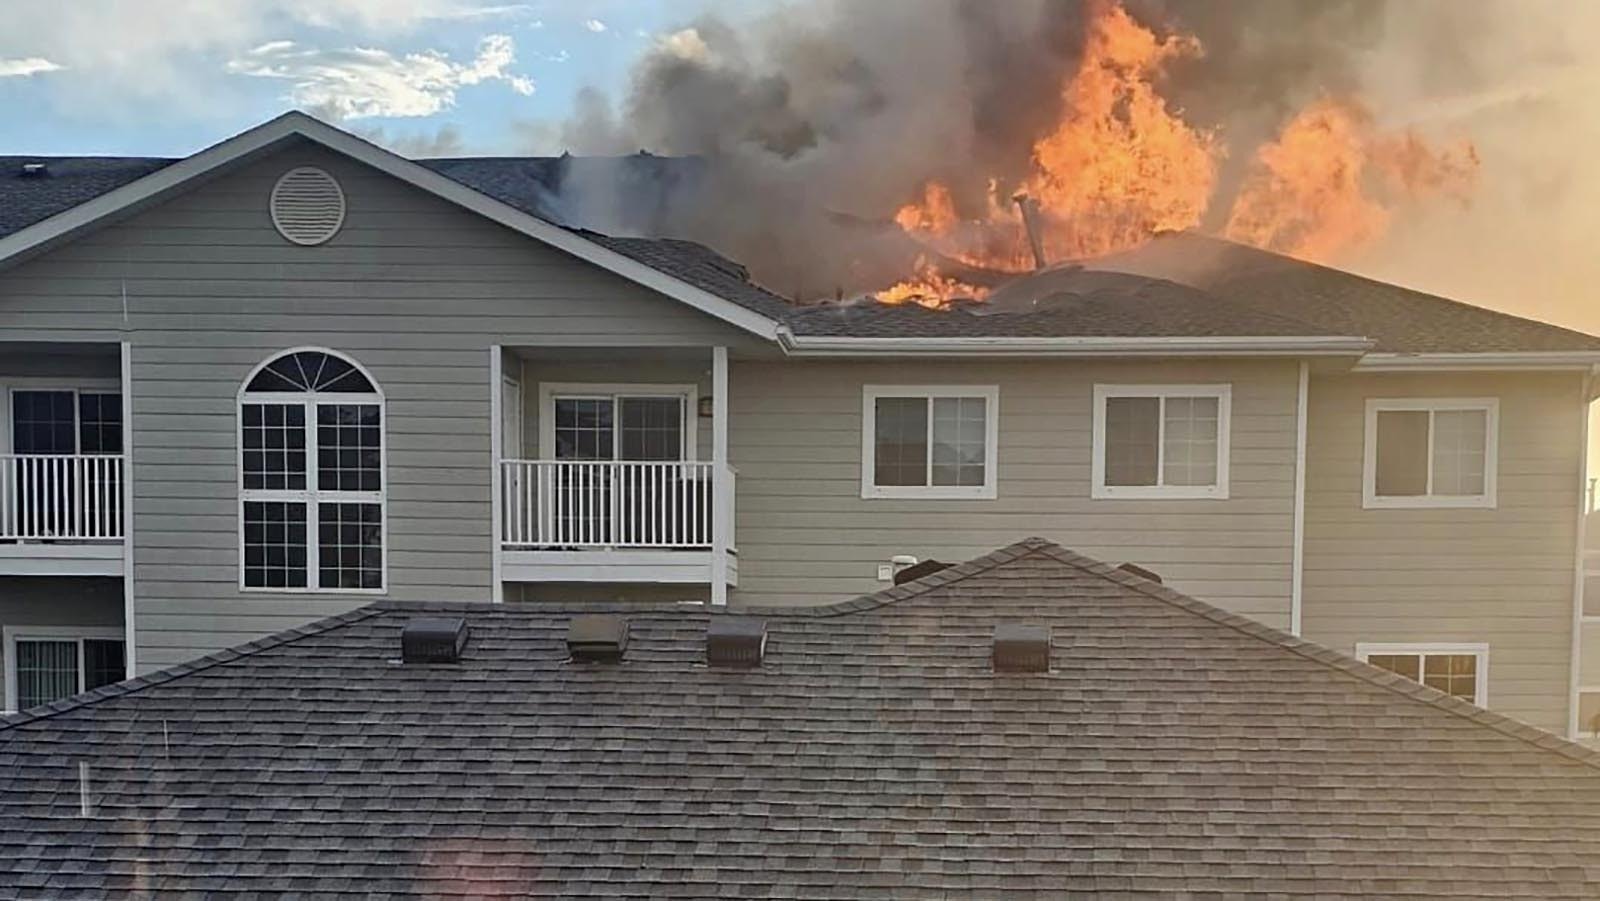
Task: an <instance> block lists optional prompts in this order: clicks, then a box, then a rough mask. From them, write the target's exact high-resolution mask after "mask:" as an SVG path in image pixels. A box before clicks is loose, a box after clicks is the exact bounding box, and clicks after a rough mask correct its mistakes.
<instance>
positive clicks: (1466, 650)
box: [1356, 642, 1489, 707]
mask: <svg viewBox="0 0 1600 901" xmlns="http://www.w3.org/2000/svg"><path fill="white" fill-rule="evenodd" d="M1356 659H1358V660H1364V661H1366V662H1367V663H1370V664H1372V665H1373V666H1376V667H1378V668H1379V669H1384V670H1388V671H1389V672H1391V673H1394V674H1395V675H1398V676H1404V677H1406V678H1407V679H1410V680H1412V681H1413V682H1421V683H1422V684H1423V685H1426V686H1428V687H1429V688H1437V689H1438V690H1440V691H1442V692H1444V693H1445V694H1447V695H1450V696H1451V697H1455V698H1460V699H1461V700H1463V701H1467V702H1469V703H1473V704H1477V705H1478V706H1479V707H1486V706H1488V704H1489V646H1488V645H1486V644H1387V643H1373V642H1362V643H1360V644H1357V645H1356Z"/></svg>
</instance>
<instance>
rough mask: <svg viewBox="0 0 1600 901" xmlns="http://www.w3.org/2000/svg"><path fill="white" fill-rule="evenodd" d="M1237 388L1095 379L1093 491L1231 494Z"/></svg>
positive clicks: (1177, 495) (1105, 495) (1113, 493)
mask: <svg viewBox="0 0 1600 901" xmlns="http://www.w3.org/2000/svg"><path fill="white" fill-rule="evenodd" d="M1231 406H1232V388H1231V387H1230V386H1228V385H1096V386H1095V388H1094V437H1093V442H1094V450H1093V453H1094V459H1093V465H1092V467H1091V468H1092V477H1093V484H1092V486H1091V490H1090V494H1091V496H1092V497H1097V498H1219V499H1220V498H1226V497H1227V496H1228V431H1229V418H1230V411H1231Z"/></svg>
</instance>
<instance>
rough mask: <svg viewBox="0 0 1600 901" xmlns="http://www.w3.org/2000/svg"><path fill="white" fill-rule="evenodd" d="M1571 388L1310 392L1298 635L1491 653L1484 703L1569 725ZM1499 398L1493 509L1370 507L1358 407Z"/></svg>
mask: <svg viewBox="0 0 1600 901" xmlns="http://www.w3.org/2000/svg"><path fill="white" fill-rule="evenodd" d="M1580 394H1581V378H1580V377H1579V376H1578V375H1576V374H1570V373H1520V374H1516V373H1482V374H1476V373H1462V374H1453V375H1431V376H1425V375H1404V374H1372V375H1341V376H1327V377H1316V378H1313V379H1312V382H1311V395H1310V420H1309V425H1308V460H1307V478H1306V551H1305V608H1304V616H1305V620H1304V624H1305V634H1306V637H1307V638H1309V639H1311V640H1313V641H1316V642H1319V643H1321V644H1325V645H1327V646H1329V647H1331V648H1334V649H1335V650H1338V651H1343V652H1345V653H1353V652H1354V650H1355V644H1356V642H1358V641H1382V642H1417V643H1424V642H1488V644H1489V679H1490V682H1489V704H1490V706H1491V707H1492V708H1494V709H1495V710H1497V711H1500V712H1502V713H1506V714H1509V715H1511V716H1514V717H1517V718H1519V719H1523V720H1526V721H1527V722H1530V723H1532V724H1534V725H1536V726H1539V727H1541V728H1545V729H1550V730H1554V731H1556V732H1560V733H1564V732H1565V730H1566V711H1567V684H1568V660H1569V658H1570V656H1571V654H1570V650H1569V648H1570V640H1571V634H1572V630H1571V618H1572V578H1573V543H1574V540H1575V536H1574V529H1575V521H1576V517H1577V505H1578V504H1579V502H1580V501H1579V492H1578V488H1577V486H1578V479H1579V465H1580V451H1581V445H1582V435H1581V420H1580V414H1579V403H1580ZM1430 396H1431V397H1498V398H1500V434H1499V440H1500V462H1499V491H1498V504H1497V506H1496V508H1495V509H1492V510H1473V509H1465V510H1463V509H1434V510H1393V509H1386V510H1365V509H1363V508H1362V506H1361V497H1362V453H1363V440H1364V439H1363V435H1364V431H1365V419H1364V417H1365V402H1366V399H1367V398H1372V397H1430Z"/></svg>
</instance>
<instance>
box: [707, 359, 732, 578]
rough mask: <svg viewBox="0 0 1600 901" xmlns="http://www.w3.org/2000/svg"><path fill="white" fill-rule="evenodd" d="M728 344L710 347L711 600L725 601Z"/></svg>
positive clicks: (726, 565) (727, 473) (726, 564)
mask: <svg viewBox="0 0 1600 901" xmlns="http://www.w3.org/2000/svg"><path fill="white" fill-rule="evenodd" d="M728 476H729V472H728V348H726V347H723V346H720V345H719V346H717V347H713V348H712V349H711V603H712V604H714V605H716V606H718V607H721V606H724V605H726V604H727V603H728V517H729V515H730V512H731V511H729V510H728V487H729V486H728Z"/></svg>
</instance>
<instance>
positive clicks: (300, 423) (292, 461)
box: [240, 404, 306, 491]
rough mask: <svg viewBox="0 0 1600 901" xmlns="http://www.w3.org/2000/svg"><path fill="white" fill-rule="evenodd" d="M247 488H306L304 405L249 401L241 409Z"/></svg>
mask: <svg viewBox="0 0 1600 901" xmlns="http://www.w3.org/2000/svg"><path fill="white" fill-rule="evenodd" d="M240 419H241V423H240V428H241V429H242V432H241V434H240V441H241V442H242V443H243V444H244V460H243V464H244V487H246V488H253V489H267V490H280V491H282V490H288V491H303V490H305V487H306V408H305V406H304V405H302V404H245V405H244V407H243V409H242V410H241V411H240Z"/></svg>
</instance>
